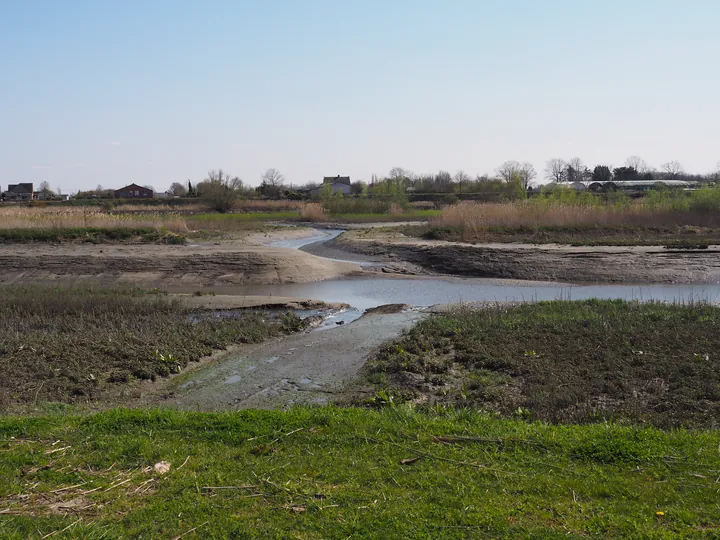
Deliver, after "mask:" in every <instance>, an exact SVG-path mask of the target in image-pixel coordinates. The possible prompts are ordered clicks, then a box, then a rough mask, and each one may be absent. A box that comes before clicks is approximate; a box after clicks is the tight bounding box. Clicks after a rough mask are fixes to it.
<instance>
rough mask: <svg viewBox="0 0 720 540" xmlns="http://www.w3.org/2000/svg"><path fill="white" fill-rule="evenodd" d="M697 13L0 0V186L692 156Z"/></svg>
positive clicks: (566, 0)
mask: <svg viewBox="0 0 720 540" xmlns="http://www.w3.org/2000/svg"><path fill="white" fill-rule="evenodd" d="M718 21H720V2H718V1H717V0H684V1H680V0H677V1H671V0H603V1H600V0H597V1H594V0H544V1H540V0H508V1H499V0H498V1H495V0H493V1H490V0H487V1H483V0H465V1H461V0H456V1H453V0H448V1H445V2H443V1H440V0H433V1H429V0H428V1H426V0H385V1H374V0H363V1H338V0H335V1H324V0H322V1H318V0H306V1H299V0H297V1H290V0H285V1H281V0H277V1H270V0H268V1H260V0H258V1H252V2H251V1H241V0H234V1H230V0H229V1H219V0H215V1H212V0H210V1H207V2H200V1H182V0H166V1H160V0H146V1H142V2H141V1H132V0H127V1H122V2H120V1H113V2H111V1H109V0H83V1H81V0H67V1H58V0H49V1H41V0H0V51H2V53H1V54H0V185H2V186H3V187H5V186H6V185H7V184H8V183H15V182H22V181H33V182H35V183H39V182H41V181H43V180H47V181H49V182H50V184H51V186H52V187H53V188H56V187H58V186H60V187H62V189H63V191H64V192H70V191H75V190H77V189H85V188H94V187H95V186H96V185H97V184H102V185H103V186H105V187H119V186H121V185H124V184H126V183H130V182H137V183H139V184H151V185H153V186H155V187H156V188H158V189H165V188H167V187H168V186H169V185H170V183H171V182H174V181H181V182H184V181H186V180H187V179H188V178H190V179H192V180H193V181H198V180H200V179H202V178H203V177H204V175H205V174H206V172H207V171H208V170H209V169H216V168H224V169H225V170H227V171H229V172H231V173H232V174H235V175H238V176H240V177H241V178H242V179H244V180H245V181H246V182H248V183H251V184H255V185H257V184H258V183H259V179H260V175H261V173H262V172H263V171H264V170H265V169H267V168H269V167H276V168H278V169H280V171H281V172H283V173H284V174H285V176H286V177H287V179H288V181H290V182H293V183H303V182H306V181H309V180H318V179H320V178H321V177H322V176H323V175H334V174H343V175H348V174H349V175H351V176H352V177H353V179H365V180H369V179H370V176H371V174H372V173H377V174H379V175H382V174H386V173H387V172H388V171H389V169H390V168H391V167H393V166H401V167H404V168H407V169H409V170H411V171H413V172H415V173H424V172H434V171H437V170H438V169H446V170H450V171H451V172H453V173H454V172H455V171H457V170H459V169H463V170H465V171H466V172H468V173H470V174H473V175H474V174H476V173H480V174H482V173H485V172H492V171H494V170H495V168H496V167H497V166H498V165H499V164H500V163H502V162H503V161H505V160H508V159H515V160H520V161H530V162H532V163H533V164H534V165H535V167H536V168H537V169H538V170H539V171H542V169H544V164H545V162H546V161H547V160H548V159H550V158H553V157H561V158H565V159H568V158H571V157H574V156H579V157H581V158H582V159H583V160H584V161H585V163H586V164H587V165H590V166H592V165H595V164H598V163H604V164H609V165H615V166H617V165H621V164H622V162H624V161H625V158H626V157H628V156H629V155H631V154H638V155H640V156H642V157H643V158H645V160H646V161H647V162H648V163H649V164H651V165H654V166H656V167H659V166H660V164H661V163H663V162H665V161H670V160H678V161H680V162H681V163H682V164H683V165H684V167H685V169H686V170H688V171H693V172H700V173H706V172H710V171H711V170H714V169H715V165H716V163H717V162H718V160H720V98H719V97H718V96H719V95H720V70H719V69H718V63H719V62H720V32H719V31H718ZM541 176H542V172H541Z"/></svg>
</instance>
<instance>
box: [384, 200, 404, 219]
mask: <svg viewBox="0 0 720 540" xmlns="http://www.w3.org/2000/svg"><path fill="white" fill-rule="evenodd" d="M387 213H388V215H390V216H401V215H403V214H404V213H405V211H404V210H403V208H402V206H400V205H399V204H397V203H392V204H391V205H390V208H388V211H387Z"/></svg>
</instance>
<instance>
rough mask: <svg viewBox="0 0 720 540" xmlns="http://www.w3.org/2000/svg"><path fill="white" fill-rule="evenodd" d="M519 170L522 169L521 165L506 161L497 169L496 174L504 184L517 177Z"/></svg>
mask: <svg viewBox="0 0 720 540" xmlns="http://www.w3.org/2000/svg"><path fill="white" fill-rule="evenodd" d="M520 169H522V165H520V163H518V162H517V161H506V162H505V163H503V164H502V165H500V166H499V167H498V168H497V171H496V172H497V175H498V176H499V177H500V178H502V179H503V181H504V182H510V181H511V180H513V179H515V178H517V177H518V176H519V174H520Z"/></svg>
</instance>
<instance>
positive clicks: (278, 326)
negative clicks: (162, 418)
mask: <svg viewBox="0 0 720 540" xmlns="http://www.w3.org/2000/svg"><path fill="white" fill-rule="evenodd" d="M302 327H303V323H302V322H301V321H300V320H299V318H298V317H297V316H295V315H294V314H286V315H285V316H264V315H263V314H260V313H256V312H253V313H245V314H243V313H237V314H234V316H224V317H217V316H215V314H214V313H213V312H204V311H191V310H190V309H187V308H185V307H183V306H182V305H181V304H180V303H179V302H178V301H177V300H174V299H171V298H170V297H168V296H166V295H164V294H160V293H156V294H149V293H146V292H143V291H139V290H112V289H106V290H103V289H71V288H45V287H24V288H16V287H6V288H4V289H3V290H2V295H0V371H2V373H3V374H4V376H3V377H2V378H0V407H3V408H5V407H17V406H24V405H33V404H35V403H42V402H44V401H61V402H73V403H74V402H80V403H85V402H96V401H98V400H104V398H106V397H110V399H112V397H113V396H114V394H116V393H117V392H118V391H120V390H121V389H122V387H123V386H124V385H125V384H126V383H129V382H132V381H135V380H147V379H153V380H154V379H155V378H156V377H163V376H167V375H170V374H171V373H177V372H179V371H180V370H182V369H183V368H185V367H186V366H187V365H188V364H189V363H191V362H195V361H198V360H200V359H201V358H202V357H204V356H207V355H209V354H211V353H212V352H213V351H215V350H219V349H224V348H226V347H227V346H229V345H232V344H240V343H258V342H260V341H263V340H264V339H267V338H269V337H273V336H277V335H280V334H282V333H289V332H292V331H297V330H299V329H301V328H302Z"/></svg>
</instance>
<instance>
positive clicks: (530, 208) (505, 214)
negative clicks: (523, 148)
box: [430, 201, 720, 240]
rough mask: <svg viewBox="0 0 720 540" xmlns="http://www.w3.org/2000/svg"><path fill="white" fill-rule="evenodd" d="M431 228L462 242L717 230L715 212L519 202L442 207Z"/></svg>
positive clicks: (719, 221)
mask: <svg viewBox="0 0 720 540" xmlns="http://www.w3.org/2000/svg"><path fill="white" fill-rule="evenodd" d="M430 226H431V227H452V228H454V229H458V230H460V231H462V237H463V239H465V240H471V239H478V238H482V237H483V235H484V234H485V233H487V232H488V231H491V230H493V229H515V230H519V229H603V228H622V227H635V228H638V227H639V228H673V227H675V228H677V227H688V226H689V227H710V228H716V227H720V216H719V215H718V213H717V212H703V211H683V210H674V209H671V208H664V207H657V206H654V205H650V204H646V203H645V202H643V201H635V202H633V203H630V204H622V205H612V204H604V205H579V204H564V203H555V202H553V203H546V202H539V203H538V202H534V201H520V202H507V203H476V202H463V203H459V204H456V205H452V206H447V207H445V208H444V209H443V210H442V212H441V214H440V216H438V217H435V218H431V219H430Z"/></svg>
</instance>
